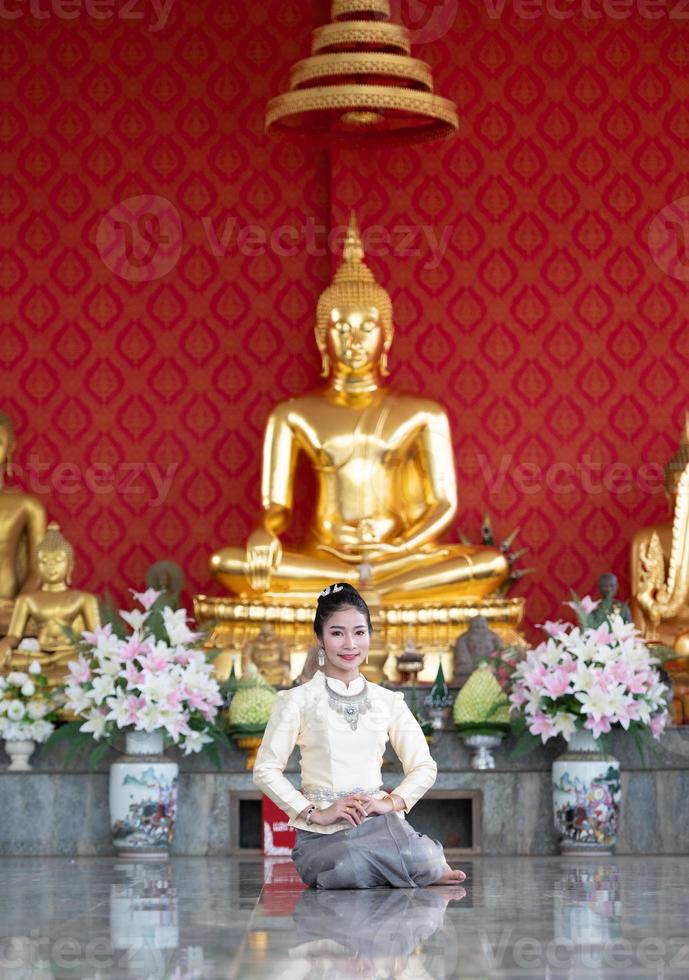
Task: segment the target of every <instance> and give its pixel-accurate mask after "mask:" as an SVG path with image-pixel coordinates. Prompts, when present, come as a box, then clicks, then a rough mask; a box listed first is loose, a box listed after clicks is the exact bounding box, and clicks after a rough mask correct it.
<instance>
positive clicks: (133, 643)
mask: <svg viewBox="0 0 689 980" xmlns="http://www.w3.org/2000/svg"><path fill="white" fill-rule="evenodd" d="M150 649H151V648H150V646H149V644H148V643H145V642H144V643H142V642H141V640H140V639H139V637H138V636H137V635H136V633H133V634H132V635H131V636H130V637H129V639H128V640H127V644H126V646H124V647H122V649H121V650H120V659H121V660H123V661H124V662H125V663H128V662H129V661H130V660H133V659H134V658H135V657H139V658H141V657H144V656H146V654H147V653H148V652H149V651H150Z"/></svg>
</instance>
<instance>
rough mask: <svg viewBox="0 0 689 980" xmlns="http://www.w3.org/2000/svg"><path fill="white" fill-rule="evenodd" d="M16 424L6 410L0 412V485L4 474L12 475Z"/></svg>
mask: <svg viewBox="0 0 689 980" xmlns="http://www.w3.org/2000/svg"><path fill="white" fill-rule="evenodd" d="M14 447H15V438H14V426H13V425H12V422H11V420H10V419H9V417H8V416H7V415H5V413H4V412H0V485H2V478H3V475H4V474H5V473H6V474H7V476H10V477H11V476H12V453H13V452H14Z"/></svg>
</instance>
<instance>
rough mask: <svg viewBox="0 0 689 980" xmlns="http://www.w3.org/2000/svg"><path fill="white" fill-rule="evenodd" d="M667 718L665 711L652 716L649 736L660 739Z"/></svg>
mask: <svg viewBox="0 0 689 980" xmlns="http://www.w3.org/2000/svg"><path fill="white" fill-rule="evenodd" d="M668 717H669V715H668V713H667V711H661V712H660V714H657V715H653V717H652V718H651V722H650V724H651V734H652V735H653V737H654V738H660V736H661V735H662V733H663V732H664V731H665V726H666V725H667V721H668Z"/></svg>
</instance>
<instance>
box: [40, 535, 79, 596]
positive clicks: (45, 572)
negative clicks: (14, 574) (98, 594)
mask: <svg viewBox="0 0 689 980" xmlns="http://www.w3.org/2000/svg"><path fill="white" fill-rule="evenodd" d="M37 565H38V574H39V576H40V579H41V583H42V584H43V585H48V586H59V585H69V584H70V583H71V581H72V569H73V567H74V549H73V548H72V546H71V544H70V543H69V541H68V540H67V539H66V538H65V537H64V536H63V535H62V532H61V531H60V525H59V524H56V523H55V522H53V521H51V523H50V524H49V525H48V528H47V531H46V534H45V537H44V538H43V540H42V541H41V543H40V544H39V546H38V554H37Z"/></svg>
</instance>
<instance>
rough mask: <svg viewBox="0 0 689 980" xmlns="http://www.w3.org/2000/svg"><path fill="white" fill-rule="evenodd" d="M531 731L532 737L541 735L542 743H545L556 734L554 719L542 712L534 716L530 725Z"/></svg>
mask: <svg viewBox="0 0 689 980" xmlns="http://www.w3.org/2000/svg"><path fill="white" fill-rule="evenodd" d="M529 731H530V732H531V734H532V735H540V736H541V742H543V743H545V742H547V741H548V739H549V738H552V736H553V735H554V734H555V725H554V724H553V720H552V718H550V717H549V716H548V715H546V714H544V712H542V711H541V712H539V713H538V714H537V715H534V717H533V719H532V721H531V724H530V725H529Z"/></svg>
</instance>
